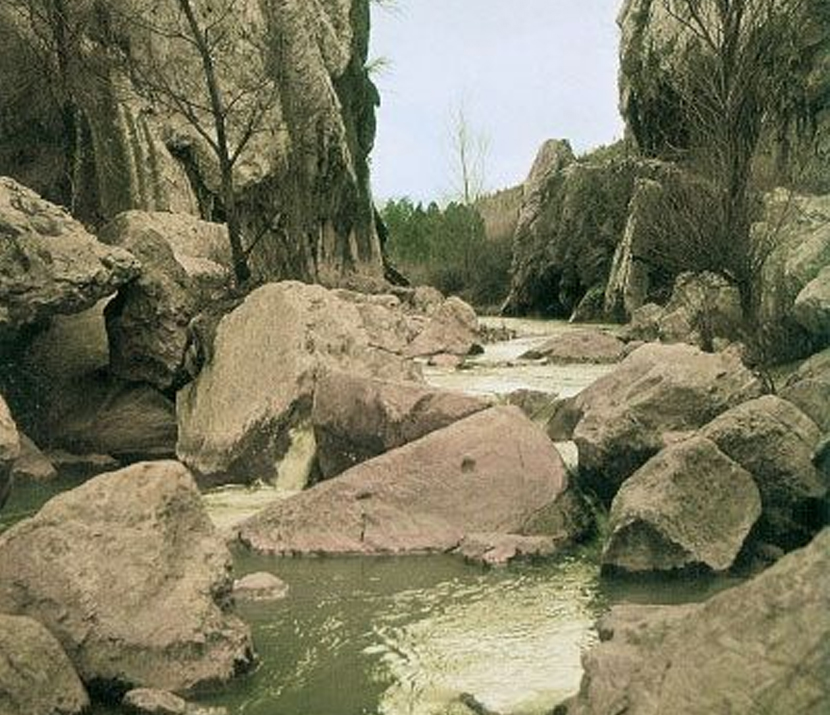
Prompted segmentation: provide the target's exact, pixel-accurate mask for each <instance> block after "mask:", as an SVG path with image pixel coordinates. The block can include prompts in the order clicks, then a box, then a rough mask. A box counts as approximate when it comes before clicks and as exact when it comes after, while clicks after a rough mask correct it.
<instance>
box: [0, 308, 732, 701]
mask: <svg viewBox="0 0 830 715" xmlns="http://www.w3.org/2000/svg"><path fill="white" fill-rule="evenodd" d="M499 324H504V325H505V327H508V328H511V329H515V330H517V331H518V332H519V335H518V337H517V338H516V339H514V340H510V341H506V342H504V343H497V344H494V345H489V346H487V349H486V350H485V352H484V354H483V355H481V356H479V357H477V358H475V359H474V360H472V361H471V362H470V366H469V369H464V370H458V371H448V370H438V369H431V368H430V369H427V371H426V376H427V379H428V380H429V382H431V383H432V384H435V385H440V386H445V387H450V388H454V389H459V390H463V391H466V392H471V393H477V394H491V395H500V394H505V393H508V392H510V391H512V390H515V389H519V388H530V389H535V390H540V391H544V392H549V393H557V394H560V395H570V394H575V393H576V392H578V391H579V390H580V389H583V388H584V387H585V386H587V385H588V384H590V383H591V382H593V381H594V380H595V379H597V378H598V377H600V376H601V375H602V374H605V373H606V372H607V371H608V370H609V369H610V368H609V367H608V366H594V365H587V366H586V365H568V366H547V365H541V364H538V363H531V362H527V361H521V360H518V356H519V355H521V353H523V352H524V351H526V350H528V349H530V348H532V347H535V346H537V345H539V344H540V343H541V342H544V341H545V340H546V339H547V338H549V337H550V336H551V335H555V334H557V333H558V332H562V331H566V330H571V329H573V328H572V327H571V326H568V325H567V324H564V323H551V322H542V321H509V320H508V321H502V320H500V319H499V320H496V321H495V325H499ZM290 481H291V479H290V476H289V477H288V478H287V483H288V485H289V486H290ZM61 487H62V488H66V485H65V484H62V485H61ZM290 493H291V491H290V489H286V484H283V485H281V486H278V487H259V488H254V489H250V488H226V489H222V490H218V491H215V492H212V493H210V494H208V495H206V497H205V503H206V505H207V507H208V510H209V512H210V513H211V516H212V518H213V519H214V521H215V522H216V523H217V525H218V526H219V527H220V528H223V529H224V528H229V527H230V526H232V525H233V524H234V523H235V522H237V521H239V520H240V519H242V518H244V517H246V516H247V515H249V514H252V513H254V512H255V511H257V510H259V509H261V508H263V507H264V506H265V505H267V503H268V502H270V501H273V500H275V499H282V498H285V497H286V495H287V494H290ZM46 496H47V494H46V493H44V491H43V488H31V487H30V488H21V489H18V490H16V492H15V494H14V496H13V499H12V501H11V502H10V504H9V505H8V506H7V509H6V510H4V512H2V518H3V519H5V520H6V522H7V523H8V522H10V521H13V520H14V519H16V518H19V517H20V516H22V515H24V514H25V513H29V512H31V511H32V510H34V509H36V508H37V507H38V506H39V504H40V503H42V502H43V501H44V499H45V497H46ZM2 526H3V523H2V522H0V529H2ZM596 563H597V560H596V555H595V554H590V553H575V554H571V555H568V556H563V557H561V558H559V559H557V560H553V561H548V562H544V563H539V564H523V565H519V566H511V567H509V568H506V569H495V570H485V569H483V568H481V567H478V566H473V565H469V564H466V563H464V562H463V561H462V560H461V559H459V558H455V557H451V556H413V557H398V558H386V557H375V558H356V557H353V558H303V559H284V558H282V559H281V558H273V557H264V556H259V555H255V554H250V553H248V552H238V553H237V554H236V555H235V565H236V571H237V573H238V575H244V574H246V573H251V572H254V571H269V572H272V573H276V574H277V575H279V576H280V578H282V579H283V580H284V581H286V582H287V583H288V585H289V593H288V596H287V598H285V599H284V600H282V601H278V602H275V603H259V604H240V606H239V610H240V613H241V615H242V616H243V618H244V619H245V620H247V622H249V623H250V624H251V626H252V629H253V634H254V640H255V644H256V647H257V651H258V653H259V655H260V664H259V666H258V668H257V669H256V670H255V671H254V672H253V673H252V674H250V675H248V676H245V677H244V678H242V679H241V680H239V681H238V682H236V683H234V684H233V686H232V687H231V688H230V689H228V690H226V691H223V692H220V693H217V694H215V695H213V696H209V697H205V698H203V702H204V703H205V704H209V705H224V706H226V707H227V708H228V709H229V711H230V713H231V715H369V714H371V715H375V714H377V715H439V714H444V713H449V712H450V710H449V709H448V708H449V705H448V704H449V703H450V702H452V701H453V699H456V698H457V697H458V696H459V695H460V694H462V693H468V694H471V695H473V696H474V697H475V699H476V700H477V701H478V702H480V703H481V704H482V705H484V706H485V707H487V708H490V709H491V710H494V711H497V712H501V713H511V714H513V715H524V714H527V715H530V714H536V713H539V714H541V713H545V712H549V711H550V710H551V708H552V707H553V706H554V705H555V704H557V703H558V702H560V701H561V700H562V699H564V698H565V697H567V696H568V695H569V694H572V693H573V692H575V691H576V689H577V688H578V685H579V680H580V677H581V667H580V655H581V653H582V652H583V651H584V649H585V648H587V647H588V646H590V645H591V644H592V643H593V642H594V641H595V639H596V634H595V632H594V629H593V625H592V624H593V622H594V620H595V619H596V617H597V616H598V615H599V614H600V613H602V612H603V611H604V610H605V609H606V608H607V606H608V604H609V603H610V602H617V601H620V600H637V601H643V602H674V601H682V600H689V599H692V598H702V597H704V596H706V595H708V593H710V592H711V591H712V590H715V589H719V588H721V587H722V586H723V585H724V583H723V582H722V581H712V582H706V581H700V580H698V581H696V582H694V584H692V583H684V582H678V581H676V580H675V581H671V582H666V583H665V584H654V583H651V584H646V585H637V584H625V583H619V582H617V583H612V584H608V583H605V582H604V581H602V580H600V578H599V570H598V567H597V565H596ZM115 712H117V711H115V710H112V709H107V708H100V709H99V710H96V715H112V714H113V713H115Z"/></svg>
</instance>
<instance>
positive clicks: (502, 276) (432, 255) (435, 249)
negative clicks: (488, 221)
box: [381, 198, 511, 306]
mask: <svg viewBox="0 0 830 715" xmlns="http://www.w3.org/2000/svg"><path fill="white" fill-rule="evenodd" d="M381 217H382V219H383V221H384V223H385V224H386V227H387V230H388V232H389V240H388V243H387V246H386V248H387V251H388V253H389V257H390V258H391V259H392V261H393V262H394V263H395V264H396V265H397V266H399V267H400V269H401V270H402V271H403V272H404V273H405V274H406V275H407V276H408V277H409V278H410V279H411V280H412V281H413V282H415V283H424V284H427V285H433V286H435V287H436V288H438V289H439V290H441V291H442V292H443V293H447V294H457V295H462V296H463V297H464V298H465V299H467V300H469V301H471V302H472V303H474V304H476V305H479V306H492V305H495V304H497V303H498V302H499V301H500V300H501V299H502V298H503V297H504V296H505V295H506V293H507V287H508V281H509V270H510V259H511V241H510V239H509V238H507V239H504V238H502V239H499V240H492V241H491V240H488V239H487V237H486V236H485V231H484V221H483V220H482V218H481V216H480V215H479V213H478V211H477V210H476V209H475V208H471V207H468V206H465V205H464V204H460V203H450V204H449V205H447V206H446V207H445V208H443V209H441V208H439V206H438V205H437V204H436V203H434V202H433V203H430V204H429V205H428V206H427V207H426V208H424V206H423V205H422V204H421V203H418V204H414V203H413V202H412V200H411V199H409V198H402V199H399V200H390V201H388V202H387V203H386V205H385V206H384V207H383V209H382V210H381Z"/></svg>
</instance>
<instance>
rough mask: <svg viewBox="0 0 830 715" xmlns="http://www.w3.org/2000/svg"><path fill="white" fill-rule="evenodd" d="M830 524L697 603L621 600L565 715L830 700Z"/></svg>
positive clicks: (751, 709)
mask: <svg viewBox="0 0 830 715" xmlns="http://www.w3.org/2000/svg"><path fill="white" fill-rule="evenodd" d="M828 569H830V529H825V530H824V531H823V532H821V533H820V534H819V535H818V536H817V537H816V538H815V539H814V540H813V542H812V543H811V544H810V545H808V546H807V547H805V548H803V549H801V550H799V551H795V552H793V553H791V554H788V555H787V556H785V557H784V558H782V559H781V560H780V561H779V562H778V563H777V564H775V565H774V566H772V567H771V568H769V569H768V570H767V571H765V572H764V573H762V574H760V575H759V576H757V577H755V578H754V579H752V580H751V581H748V582H747V583H744V584H742V585H740V586H736V587H734V588H731V589H729V590H727V591H724V592H722V593H720V594H718V595H716V596H713V597H712V598H710V599H709V600H708V601H706V602H705V603H703V604H702V605H692V606H668V607H665V606H664V607H650V608H644V607H642V606H618V607H616V608H614V609H613V610H612V613H611V617H610V618H609V619H606V620H605V623H604V624H601V628H600V635H601V637H602V638H603V639H604V642H602V643H601V644H600V645H598V646H596V647H595V648H594V649H593V650H591V651H589V652H588V653H587V654H586V656H585V657H584V660H583V663H584V666H585V675H584V676H583V678H582V685H581V687H580V691H579V694H578V695H577V696H576V697H575V698H573V699H572V700H571V701H569V702H568V703H567V704H565V705H560V706H559V707H558V708H557V710H556V711H555V712H557V713H560V714H562V715H564V714H567V715H618V714H619V713H621V712H626V713H630V715H662V714H663V713H684V715H710V714H711V713H733V714H734V715H755V714H757V713H810V714H815V715H819V713H824V712H826V711H827V709H828V707H830V685H828V680H827V677H826V675H827V668H828V666H830V590H828V589H827V588H826V578H827V573H828Z"/></svg>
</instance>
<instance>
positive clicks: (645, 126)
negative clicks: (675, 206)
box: [617, 0, 830, 163]
mask: <svg viewBox="0 0 830 715" xmlns="http://www.w3.org/2000/svg"><path fill="white" fill-rule="evenodd" d="M698 4H699V5H700V6H701V14H702V15H703V16H707V13H708V12H709V11H710V10H712V9H713V7H714V5H715V3H714V2H712V1H711V0H704V2H702V3H698ZM782 4H783V3H782ZM668 5H669V3H667V2H664V0H626V2H625V3H624V4H623V6H622V8H621V10H620V13H619V16H618V19H617V23H618V25H619V26H620V30H621V35H622V36H621V44H620V75H619V76H620V84H619V89H620V111H621V112H622V115H623V117H624V118H625V120H626V124H627V126H628V129H629V132H630V134H631V136H632V137H633V138H634V140H635V141H636V143H637V145H638V147H639V148H640V149H641V151H643V152H644V153H645V154H646V155H649V156H665V155H667V154H673V153H675V152H676V150H677V149H678V148H683V147H684V146H686V145H687V140H688V128H687V127H686V126H684V123H683V120H682V111H681V109H680V96H679V89H678V88H679V87H681V86H682V83H683V77H682V76H681V75H680V73H679V71H678V70H679V63H680V62H681V61H682V60H681V58H682V56H683V49H684V48H685V47H686V46H688V44H689V42H690V41H691V38H690V34H689V33H688V32H685V31H684V28H683V27H682V26H681V24H680V22H679V21H678V20H677V19H676V17H675V16H673V15H672V13H670V12H669V9H668ZM707 6H708V7H707ZM758 6H760V3H747V12H758V10H757V8H758ZM801 11H803V12H805V13H808V15H807V17H808V18H809V22H808V23H806V24H805V32H803V33H802V34H801V36H800V38H799V40H800V42H801V43H802V45H801V48H799V49H801V50H803V51H804V53H803V56H804V57H807V56H812V58H813V62H812V64H811V65H810V66H807V67H803V66H802V67H799V68H798V70H797V72H798V73H800V74H798V75H797V74H796V73H795V72H796V71H794V73H793V77H792V81H793V82H798V81H803V82H804V83H805V87H806V88H807V94H806V97H805V102H806V104H807V105H808V106H807V107H805V109H808V110H809V112H811V113H814V115H815V117H816V118H817V120H818V128H819V140H820V143H821V144H823V145H824V146H825V147H828V146H830V102H828V96H829V95H828V91H829V90H830V72H828V69H829V68H830V47H827V42H826V37H827V34H826V33H827V31H828V25H827V23H828V22H830V17H828V15H827V11H826V8H825V7H824V4H823V3H821V2H807V3H802V5H801ZM822 44H823V45H824V48H822V47H821V45H822ZM816 49H818V51H817V52H815V53H814V54H813V52H814V50H816ZM808 53H809V54H808ZM791 139H792V145H788V146H790V148H792V149H796V150H798V149H799V135H798V134H797V133H794V134H793V136H792V137H791ZM781 144H782V143H781V142H780V141H779V142H774V141H770V142H769V145H770V148H769V149H768V151H770V153H773V152H774V151H777V149H775V146H776V145H778V146H780V145H781ZM801 158H802V159H804V158H806V159H808V160H809V155H808V154H805V155H804V156H803V157H801ZM808 163H809V161H808ZM813 163H817V162H813Z"/></svg>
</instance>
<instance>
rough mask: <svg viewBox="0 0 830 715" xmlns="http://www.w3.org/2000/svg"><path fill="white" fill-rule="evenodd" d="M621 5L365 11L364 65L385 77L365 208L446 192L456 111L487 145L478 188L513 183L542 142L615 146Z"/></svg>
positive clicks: (566, 2) (576, 0) (463, 2)
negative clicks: (379, 60) (368, 33)
mask: <svg viewBox="0 0 830 715" xmlns="http://www.w3.org/2000/svg"><path fill="white" fill-rule="evenodd" d="M619 6H620V0H397V2H396V9H394V10H384V9H378V8H375V9H374V10H373V26H372V49H371V55H372V56H373V57H384V58H387V59H388V60H389V66H388V67H386V68H385V69H383V70H382V71H381V72H380V73H379V74H378V75H376V77H375V81H376V83H377V84H378V87H379V89H380V92H381V107H380V109H379V110H378V136H377V141H376V144H375V150H374V152H373V158H372V176H373V180H372V183H373V188H374V193H375V196H376V198H377V199H378V200H379V201H383V200H385V199H386V198H388V197H390V196H403V195H407V196H410V197H412V198H414V199H417V200H430V199H446V198H447V197H448V196H449V195H450V194H451V193H452V190H453V189H452V186H453V179H452V163H451V159H450V156H451V151H450V144H451V140H450V135H451V125H452V121H451V117H452V113H453V111H454V109H455V108H457V107H458V106H459V105H460V104H462V103H463V105H464V107H465V114H466V116H467V119H468V123H469V124H470V126H471V127H472V128H473V129H474V130H476V131H477V132H478V133H480V134H483V135H485V136H486V137H487V140H488V143H489V150H488V157H487V166H486V172H485V174H486V184H487V188H488V189H497V188H503V187H506V186H510V185H513V184H516V183H519V182H521V181H522V180H523V179H524V178H525V176H526V175H527V172H528V171H529V169H530V166H531V164H532V162H533V158H534V156H535V154H536V150H537V149H538V147H539V146H540V145H541V143H542V142H543V141H544V140H545V139H548V138H567V139H570V140H571V143H572V144H573V147H574V149H575V150H576V151H578V152H579V151H585V150H587V149H590V148H592V147H594V146H598V145H600V144H607V143H609V142H611V141H613V140H615V139H617V138H619V137H620V136H622V131H623V127H622V122H621V120H620V118H619V115H618V112H617V87H616V81H617V48H618V42H619V34H618V30H617V27H616V24H615V19H616V15H617V11H618V9H619Z"/></svg>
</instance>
